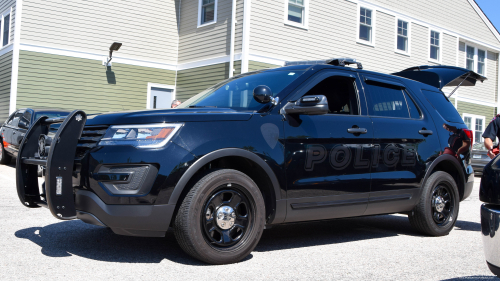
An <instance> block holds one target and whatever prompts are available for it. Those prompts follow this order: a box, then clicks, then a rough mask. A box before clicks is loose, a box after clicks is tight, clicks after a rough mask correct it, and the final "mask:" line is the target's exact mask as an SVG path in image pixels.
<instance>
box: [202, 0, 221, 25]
mask: <svg viewBox="0 0 500 281" xmlns="http://www.w3.org/2000/svg"><path fill="white" fill-rule="evenodd" d="M218 2H219V0H215V3H214V20H213V21H211V22H207V23H203V24H202V23H201V16H202V10H203V9H202V6H203V0H198V26H197V28H200V27H205V26H208V25H212V24H216V23H217V11H218V8H217V7H218V4H219V3H218Z"/></svg>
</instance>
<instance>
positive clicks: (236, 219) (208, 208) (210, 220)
mask: <svg viewBox="0 0 500 281" xmlns="http://www.w3.org/2000/svg"><path fill="white" fill-rule="evenodd" d="M228 185H229V186H228ZM228 185H222V186H220V187H219V190H218V191H216V192H215V194H213V195H212V196H211V197H210V199H209V200H208V201H207V203H205V207H204V208H203V213H202V225H203V228H204V230H205V232H204V234H205V239H206V240H207V242H208V243H210V244H211V245H212V246H213V247H216V248H227V247H231V246H233V245H235V244H236V243H238V242H239V241H240V240H241V239H242V238H243V237H245V235H246V234H247V233H248V232H249V230H250V229H249V228H250V227H251V226H253V224H254V222H253V219H254V211H255V210H254V209H255V207H254V204H253V203H252V202H250V200H248V198H247V196H246V195H245V194H244V192H243V191H241V190H243V189H244V188H243V187H242V186H239V185H237V184H228Z"/></svg>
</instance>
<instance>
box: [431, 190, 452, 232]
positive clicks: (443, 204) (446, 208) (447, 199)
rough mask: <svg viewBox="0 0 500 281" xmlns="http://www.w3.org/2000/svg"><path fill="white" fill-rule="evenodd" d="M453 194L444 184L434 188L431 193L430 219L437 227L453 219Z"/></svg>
mask: <svg viewBox="0 0 500 281" xmlns="http://www.w3.org/2000/svg"><path fill="white" fill-rule="evenodd" d="M454 200H455V198H453V193H452V192H451V190H450V187H449V186H448V185H446V184H440V185H438V186H436V187H434V190H433V191H432V199H431V207H432V218H433V219H434V222H435V223H436V224H437V225H440V226H441V225H444V224H446V223H448V222H449V221H450V220H452V219H453V208H454V207H455V206H454V204H453V201H454Z"/></svg>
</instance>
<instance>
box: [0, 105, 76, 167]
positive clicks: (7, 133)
mask: <svg viewBox="0 0 500 281" xmlns="http://www.w3.org/2000/svg"><path fill="white" fill-rule="evenodd" d="M68 114H69V111H64V110H59V109H32V108H23V109H19V110H16V111H15V112H14V113H12V114H11V115H10V116H9V118H8V119H7V120H6V121H5V122H4V123H3V124H2V125H1V126H0V164H9V163H10V162H11V159H12V158H16V157H17V152H18V151H19V146H20V144H21V141H22V140H23V138H24V134H25V133H26V131H27V130H28V129H29V128H30V127H31V125H32V124H33V123H34V122H35V120H37V119H38V118H40V117H41V116H47V117H61V116H67V115H68ZM57 128H58V126H55V127H53V129H57ZM41 173H42V170H41V167H39V168H38V174H39V175H40V176H41Z"/></svg>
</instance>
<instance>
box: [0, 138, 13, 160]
mask: <svg viewBox="0 0 500 281" xmlns="http://www.w3.org/2000/svg"><path fill="white" fill-rule="evenodd" d="M11 161H12V157H11V156H10V155H8V154H7V152H6V151H5V149H4V148H3V141H2V140H0V164H3V165H5V164H10V162H11Z"/></svg>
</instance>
